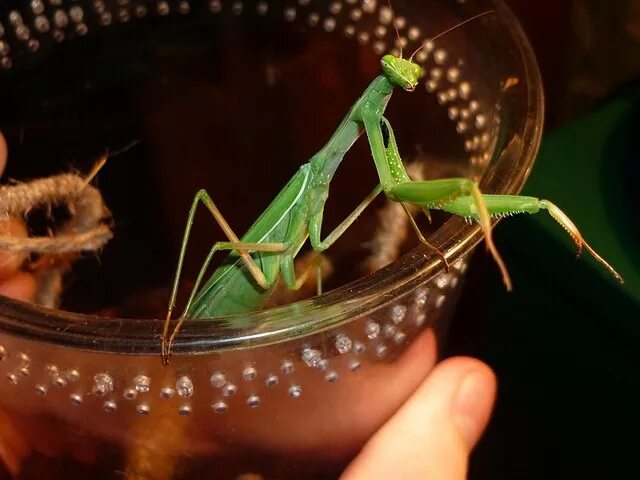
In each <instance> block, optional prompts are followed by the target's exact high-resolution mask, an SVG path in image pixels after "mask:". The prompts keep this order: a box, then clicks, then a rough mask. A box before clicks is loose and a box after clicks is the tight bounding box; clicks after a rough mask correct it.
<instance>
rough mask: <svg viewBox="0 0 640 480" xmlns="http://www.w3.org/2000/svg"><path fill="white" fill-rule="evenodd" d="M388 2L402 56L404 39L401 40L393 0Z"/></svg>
mask: <svg viewBox="0 0 640 480" xmlns="http://www.w3.org/2000/svg"><path fill="white" fill-rule="evenodd" d="M387 3H388V4H389V10H391V24H392V25H393V29H394V30H395V31H396V38H397V39H398V45H400V58H402V40H400V31H399V30H398V25H396V13H395V12H394V11H393V6H392V5H391V0H387Z"/></svg>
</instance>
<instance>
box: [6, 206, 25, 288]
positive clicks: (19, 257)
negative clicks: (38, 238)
mask: <svg viewBox="0 0 640 480" xmlns="http://www.w3.org/2000/svg"><path fill="white" fill-rule="evenodd" d="M0 236H7V237H11V238H16V239H18V238H27V237H28V236H29V232H28V230H27V227H26V225H25V224H24V222H23V221H22V219H20V218H17V217H7V218H5V219H2V220H0ZM26 258H27V254H26V253H16V252H9V251H7V250H0V280H1V279H4V278H9V277H11V276H12V275H14V274H15V273H16V272H17V271H18V270H19V269H20V267H21V266H22V264H23V263H24V261H25V259H26Z"/></svg>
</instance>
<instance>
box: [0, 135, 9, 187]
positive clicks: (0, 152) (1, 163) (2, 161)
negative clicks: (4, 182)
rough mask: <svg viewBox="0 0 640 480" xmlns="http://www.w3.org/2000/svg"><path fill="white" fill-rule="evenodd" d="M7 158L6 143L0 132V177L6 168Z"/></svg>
mask: <svg viewBox="0 0 640 480" xmlns="http://www.w3.org/2000/svg"><path fill="white" fill-rule="evenodd" d="M8 156H9V149H8V147H7V141H6V140H5V138H4V135H3V134H2V132H0V177H1V176H2V173H3V172H4V167H6V166H7V157H8Z"/></svg>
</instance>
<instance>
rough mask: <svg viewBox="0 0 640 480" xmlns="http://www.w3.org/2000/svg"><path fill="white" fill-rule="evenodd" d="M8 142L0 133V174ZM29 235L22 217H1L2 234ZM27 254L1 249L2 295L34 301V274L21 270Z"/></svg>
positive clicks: (5, 161)
mask: <svg viewBox="0 0 640 480" xmlns="http://www.w3.org/2000/svg"><path fill="white" fill-rule="evenodd" d="M7 155H8V151H7V142H6V141H5V139H4V136H3V135H2V133H0V176H2V173H3V172H4V169H5V167H6V165H7ZM2 235H10V236H12V237H28V236H29V233H28V231H27V227H26V226H25V224H24V222H23V221H22V219H20V218H17V217H6V218H0V236H2ZM25 259H26V254H24V255H21V254H16V253H9V252H3V251H0V295H4V296H6V297H11V298H15V299H17V300H22V301H24V302H33V300H34V299H35V296H36V289H37V284H36V280H35V278H34V277H33V275H31V274H29V273H26V272H23V271H22V270H20V268H21V267H22V264H23V263H24V260H25Z"/></svg>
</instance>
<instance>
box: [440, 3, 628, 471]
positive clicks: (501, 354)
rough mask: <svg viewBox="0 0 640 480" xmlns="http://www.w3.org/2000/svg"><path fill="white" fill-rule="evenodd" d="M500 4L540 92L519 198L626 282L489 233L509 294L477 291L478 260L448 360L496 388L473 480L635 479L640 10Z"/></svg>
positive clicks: (553, 241) (549, 250)
mask: <svg viewBox="0 0 640 480" xmlns="http://www.w3.org/2000/svg"><path fill="white" fill-rule="evenodd" d="M508 3H510V4H511V6H512V7H513V9H514V10H515V12H516V13H517V15H518V16H519V18H520V19H521V21H522V23H523V25H524V27H525V30H526V31H527V33H528V35H529V38H530V40H531V42H532V44H533V46H534V50H535V51H536V55H537V57H538V60H539V63H540V68H541V71H542V76H543V81H544V86H545V93H546V106H547V117H546V126H545V136H544V140H543V146H542V150H541V153H540V155H539V157H538V160H537V162H536V166H535V168H534V170H533V173H532V176H531V177H530V181H529V182H528V184H527V187H526V188H525V193H528V194H531V195H536V196H549V197H550V198H553V199H554V201H557V202H558V203H559V204H561V205H563V206H565V207H566V208H567V209H568V210H569V209H570V211H571V212H572V216H574V214H575V215H576V216H577V217H584V218H585V221H584V222H582V223H579V225H582V228H583V233H584V234H585V237H586V238H587V239H589V240H591V241H592V243H593V246H594V247H596V246H598V245H599V246H602V252H601V253H603V254H604V256H605V257H608V258H611V259H612V261H614V259H615V261H614V263H615V264H616V267H619V268H620V269H621V270H623V271H624V272H625V274H626V277H627V283H626V285H625V286H624V287H620V286H618V285H616V284H615V282H613V281H612V280H611V279H609V278H607V277H606V274H603V273H602V271H601V270H600V269H599V268H598V267H597V266H595V264H594V263H593V262H590V261H588V260H586V259H585V257H584V256H583V258H582V259H581V260H580V261H579V262H576V261H574V259H573V258H572V257H571V255H567V253H568V252H569V251H570V250H571V249H572V248H573V246H572V245H571V242H570V241H569V240H568V239H565V240H564V241H562V240H559V238H560V237H558V236H556V235H555V234H554V233H551V232H552V228H553V227H552V225H551V223H547V222H546V221H545V220H543V219H537V218H536V219H535V220H532V219H530V218H527V219H520V218H514V219H513V220H510V221H509V226H508V227H507V226H506V225H501V226H499V227H498V228H497V232H496V242H497V244H498V245H500V248H501V250H502V252H503V253H504V256H505V260H506V262H507V264H508V265H509V266H510V269H511V274H512V278H513V280H514V284H515V291H514V292H513V293H510V294H508V293H506V292H505V291H504V290H503V289H502V288H501V285H500V282H498V281H496V282H489V281H486V279H487V278H491V277H492V276H493V277H495V278H496V279H497V278H498V273H497V270H496V268H495V266H494V265H493V264H492V262H491V260H490V259H489V257H488V256H487V255H486V254H484V251H483V249H478V251H477V252H476V254H475V258H474V261H473V262H472V264H471V268H470V271H469V276H468V278H467V280H466V287H465V289H464V294H463V298H462V300H461V302H460V307H459V310H458V311H457V314H456V318H455V319H454V322H453V331H452V333H451V337H450V341H449V344H448V346H447V347H446V351H445V352H444V353H445V355H447V356H448V355H454V354H455V355H458V354H461V355H471V356H475V357H477V358H480V359H482V360H484V361H485V362H487V363H488V364H489V365H491V367H492V368H493V369H494V370H495V371H496V373H497V376H498V383H499V393H498V400H497V406H496V410H495V412H494V415H493V418H492V421H491V423H490V425H489V428H488V430H487V432H486V435H485V436H484V438H483V439H482V440H481V442H480V444H479V445H478V447H477V449H476V451H475V452H474V454H473V457H472V461H471V470H470V478H472V479H484V478H491V479H502V478H505V479H515V478H518V479H534V478H535V479H539V478H545V479H546V478H637V475H638V473H637V460H636V457H637V451H636V450H637V449H636V446H637V445H638V441H637V431H638V427H639V426H640V422H639V420H640V415H639V414H638V392H640V376H639V375H638V371H637V367H638V365H639V363H640V362H639V360H640V355H639V354H638V352H639V349H638V341H639V340H640V329H639V327H638V321H640V308H638V307H639V306H640V298H639V297H640V288H639V287H638V283H637V278H638V277H637V276H638V271H639V270H640V262H639V259H638V250H639V249H638V246H639V245H638V236H637V233H638V226H637V225H638V222H637V218H638V217H637V213H636V212H637V210H636V209H637V208H638V207H639V206H640V202H639V201H638V193H637V182H638V180H640V175H639V167H638V165H639V164H640V162H639V161H638V160H640V158H639V157H638V155H639V154H638V151H639V150H638V146H639V145H638V140H637V136H638V132H639V131H640V121H639V118H640V102H639V101H638V100H639V98H640V96H639V95H638V94H639V93H640V82H638V78H639V73H640V56H639V55H638V54H639V53H640V2H638V1H610V2H602V1H597V0H595V1H591V0H579V1H578V0H576V1H568V0H553V1H536V2H530V1H526V0H511V1H510V2H508ZM594 177H595V178H596V179H597V183H596V184H594V185H595V187H596V188H590V187H589V186H588V185H586V183H587V182H589V180H588V179H589V178H594ZM567 179H568V181H567ZM593 212H605V215H604V216H602V215H600V216H599V215H598V214H597V213H593ZM600 217H601V218H600ZM599 222H600V223H599ZM602 225H607V226H608V227H609V228H600V227H602ZM547 227H549V228H548V229H547ZM612 238H615V239H616V240H615V242H614V241H612ZM525 240H526V241H525Z"/></svg>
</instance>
